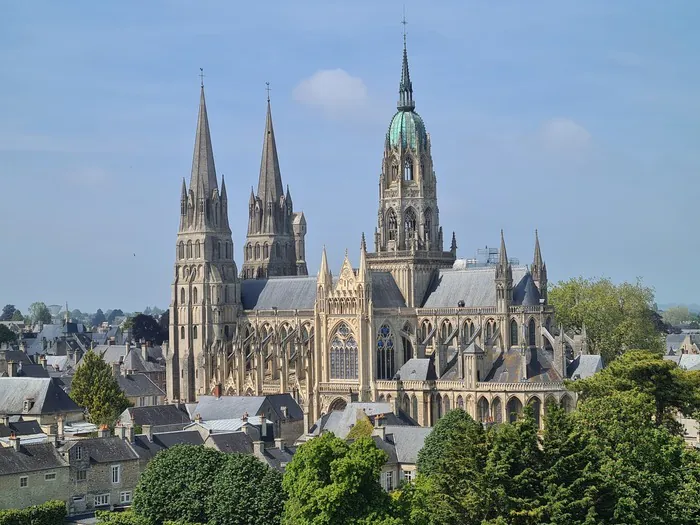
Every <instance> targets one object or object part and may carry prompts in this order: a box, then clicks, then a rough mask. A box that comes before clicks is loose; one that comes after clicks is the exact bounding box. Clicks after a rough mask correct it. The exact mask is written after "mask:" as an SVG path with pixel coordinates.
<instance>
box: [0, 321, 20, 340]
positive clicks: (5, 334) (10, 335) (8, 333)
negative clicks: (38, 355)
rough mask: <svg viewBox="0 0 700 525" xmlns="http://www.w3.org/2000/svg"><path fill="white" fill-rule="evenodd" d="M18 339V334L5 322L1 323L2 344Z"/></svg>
mask: <svg viewBox="0 0 700 525" xmlns="http://www.w3.org/2000/svg"><path fill="white" fill-rule="evenodd" d="M16 341H17V334H16V333H14V332H13V331H12V330H10V329H9V328H8V327H7V326H5V325H4V324H0V344H2V343H8V344H11V343H14V342H16Z"/></svg>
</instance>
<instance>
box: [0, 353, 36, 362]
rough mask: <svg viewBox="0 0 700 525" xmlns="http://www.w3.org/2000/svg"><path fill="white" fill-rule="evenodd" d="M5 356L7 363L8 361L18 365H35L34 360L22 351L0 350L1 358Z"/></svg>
mask: <svg viewBox="0 0 700 525" xmlns="http://www.w3.org/2000/svg"><path fill="white" fill-rule="evenodd" d="M3 354H4V356H5V361H7V362H8V363H9V362H10V361H14V362H15V363H18V364H19V363H22V365H25V364H27V365H31V364H33V362H32V360H31V359H29V356H28V355H27V354H26V353H25V352H22V351H21V350H0V358H2V356H3Z"/></svg>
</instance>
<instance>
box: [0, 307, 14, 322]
mask: <svg viewBox="0 0 700 525" xmlns="http://www.w3.org/2000/svg"><path fill="white" fill-rule="evenodd" d="M15 311H17V308H15V305H14V304H6V305H5V306H4V307H3V308H2V313H0V321H11V320H12V316H13V315H14V314H15Z"/></svg>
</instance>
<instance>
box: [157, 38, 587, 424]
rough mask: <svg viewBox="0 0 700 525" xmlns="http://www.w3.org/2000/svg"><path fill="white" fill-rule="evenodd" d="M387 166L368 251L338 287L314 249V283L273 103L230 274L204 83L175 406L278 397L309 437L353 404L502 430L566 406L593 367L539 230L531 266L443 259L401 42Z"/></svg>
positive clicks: (184, 237)
mask: <svg viewBox="0 0 700 525" xmlns="http://www.w3.org/2000/svg"><path fill="white" fill-rule="evenodd" d="M381 166H382V169H381V175H380V178H379V203H378V204H379V206H378V213H377V226H376V229H375V231H374V235H373V237H370V240H371V241H373V243H372V244H373V246H371V247H372V248H373V250H372V251H370V249H368V246H367V242H366V239H365V236H364V234H363V235H362V238H361V240H360V239H358V241H359V242H358V244H359V264H358V265H357V266H356V267H354V266H353V264H352V263H351V261H350V257H349V256H348V254H347V253H346V256H345V260H344V262H343V264H342V266H341V267H340V268H339V269H337V273H336V274H335V275H334V272H333V271H332V269H331V268H329V265H328V261H327V258H326V252H325V249H324V251H323V253H322V254H321V264H320V270H319V272H318V275H316V276H309V275H308V272H307V264H306V253H305V241H304V239H305V236H306V228H307V224H306V219H305V217H304V214H303V212H299V211H297V210H295V209H294V204H293V202H292V196H291V192H290V189H289V187H287V188H286V189H285V188H284V186H283V184H282V176H281V170H280V162H279V158H278V152H277V145H276V142H275V132H274V129H273V119H272V113H271V109H270V101H269V97H268V101H267V115H266V120H265V132H264V136H263V147H262V160H261V163H260V174H259V178H258V185H257V192H256V191H255V190H254V189H252V188H251V193H250V198H249V200H248V214H249V218H248V234H247V238H246V241H245V244H244V245H243V264H242V267H241V270H240V271H239V270H238V267H237V265H236V262H235V257H234V244H233V240H232V237H231V228H230V225H229V220H228V196H227V193H226V183H225V181H224V179H223V177H222V178H221V180H220V181H219V179H217V176H216V169H215V166H214V153H213V148H212V141H211V136H210V132H209V122H208V117H207V108H206V103H205V97H204V86H203V85H202V87H201V93H200V102H199V116H198V120H197V131H196V138H195V147H194V156H193V161H192V173H191V176H190V180H189V185H188V184H187V182H186V181H185V180H184V179H183V182H182V195H181V200H180V226H179V230H178V234H177V243H176V250H175V255H176V257H175V272H174V280H173V285H172V295H171V304H170V337H169V343H168V347H167V350H166V359H167V395H168V399H169V400H170V401H181V402H194V401H195V400H196V399H197V397H198V396H200V395H210V394H212V393H214V392H217V393H218V392H220V393H223V394H225V395H266V394H274V393H285V392H288V393H290V394H291V395H293V397H294V398H295V399H296V400H297V401H298V403H299V405H300V406H301V407H302V408H303V410H304V413H305V422H306V424H307V428H308V426H309V424H310V423H313V422H314V421H315V420H316V419H317V418H319V417H321V415H323V414H326V413H328V412H329V411H331V410H336V409H342V408H344V406H345V405H346V403H348V402H350V401H386V402H390V403H393V404H394V407H395V409H396V410H398V411H402V412H403V414H404V415H405V416H406V417H409V418H412V419H413V420H414V421H415V422H416V423H418V424H420V425H426V426H427V425H433V424H434V423H435V421H437V419H439V418H440V417H441V415H442V414H444V413H446V412H447V411H448V410H450V409H451V408H456V407H460V408H463V409H465V410H467V411H468V412H469V413H470V414H471V415H472V416H473V417H474V418H476V419H478V420H481V421H484V422H494V423H498V422H502V421H508V420H513V419H514V418H516V417H518V415H519V414H521V413H522V411H523V407H524V406H525V405H527V404H532V405H534V410H535V414H536V416H537V417H538V418H540V419H541V415H542V414H544V410H545V406H546V405H547V404H548V403H550V402H556V403H559V404H561V405H562V406H564V407H565V408H571V407H572V406H573V403H574V402H575V399H574V397H573V395H572V394H570V393H567V391H566V389H565V388H564V386H563V380H564V379H565V378H567V377H576V375H577V370H579V371H581V370H583V369H584V368H585V367H586V366H588V368H590V363H585V361H586V360H587V358H589V357H594V356H588V355H586V354H587V352H586V348H585V346H586V345H585V334H582V335H579V336H574V337H569V336H567V335H566V334H564V333H563V331H562V330H558V329H557V328H556V327H555V323H554V310H553V308H552V307H551V306H550V305H549V303H548V301H547V266H546V265H545V263H544V261H543V258H542V252H541V251H540V244H539V239H538V237H537V233H536V232H535V236H534V254H533V258H532V264H530V265H529V266H521V265H519V264H517V263H516V262H515V261H514V260H511V259H509V258H508V255H507V252H506V242H505V239H504V236H503V232H502V231H501V238H500V249H499V250H498V251H497V255H495V257H494V258H493V260H492V261H490V262H488V263H486V264H475V263H474V262H473V261H468V260H464V259H458V258H457V241H456V237H455V234H454V233H453V234H452V235H451V238H450V246H449V249H447V250H446V249H445V247H444V233H443V229H442V226H441V225H440V215H439V209H438V200H437V177H436V173H435V170H434V167H433V158H432V155H431V141H430V135H429V134H428V132H427V130H426V127H425V124H424V122H423V119H422V118H421V117H420V115H419V114H418V113H417V112H416V104H415V102H414V99H413V86H412V83H411V77H410V73H409V67H408V55H407V51H406V42H405V39H404V47H403V60H402V68H401V80H400V83H399V99H398V103H397V108H396V112H395V113H394V115H393V117H392V118H391V121H390V123H389V127H388V130H387V133H386V138H385V141H384V155H383V158H382V163H381ZM236 186H237V187H241V186H244V184H241V183H237V184H236ZM233 205H234V206H237V205H243V202H239V203H233ZM312 231H313V225H312ZM596 357H597V356H596Z"/></svg>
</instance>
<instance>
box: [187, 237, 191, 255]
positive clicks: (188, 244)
mask: <svg viewBox="0 0 700 525" xmlns="http://www.w3.org/2000/svg"><path fill="white" fill-rule="evenodd" d="M187 258H188V259H191V258H192V241H187Z"/></svg>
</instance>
